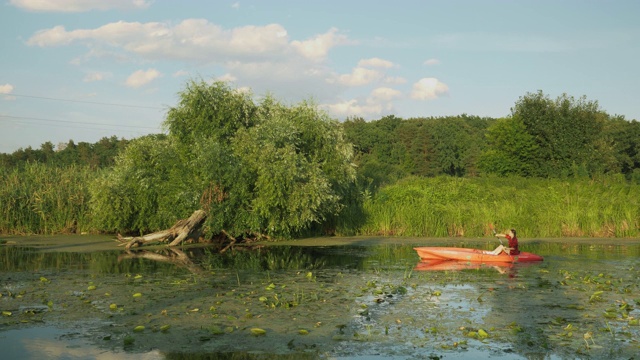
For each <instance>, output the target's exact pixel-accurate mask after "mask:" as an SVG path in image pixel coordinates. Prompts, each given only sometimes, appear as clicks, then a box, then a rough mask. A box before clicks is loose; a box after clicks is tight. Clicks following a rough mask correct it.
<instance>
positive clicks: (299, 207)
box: [92, 81, 355, 238]
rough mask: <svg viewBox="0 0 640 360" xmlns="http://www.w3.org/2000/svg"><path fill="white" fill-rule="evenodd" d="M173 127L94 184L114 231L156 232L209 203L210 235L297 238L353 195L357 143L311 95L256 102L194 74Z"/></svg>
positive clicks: (142, 143) (171, 118)
mask: <svg viewBox="0 0 640 360" xmlns="http://www.w3.org/2000/svg"><path fill="white" fill-rule="evenodd" d="M165 126H166V128H167V129H168V130H169V134H168V137H167V138H166V139H162V138H153V137H147V138H143V139H136V140H134V141H132V142H131V143H130V144H129V146H128V147H127V149H126V150H125V152H124V153H123V154H122V155H121V156H120V157H118V159H117V161H116V165H115V167H114V171H113V173H110V174H108V175H106V176H104V177H103V178H101V179H100V180H99V181H98V182H96V184H95V185H94V186H93V187H92V189H93V190H92V191H93V193H94V194H95V195H96V200H95V203H94V207H95V211H96V212H97V213H99V212H104V211H105V210H108V209H112V210H113V211H112V215H110V216H112V217H113V218H109V219H105V220H108V223H109V224H110V226H113V227H115V228H116V230H119V231H140V230H142V229H145V230H157V229H159V228H164V227H167V226H169V225H170V224H172V223H174V222H175V221H176V220H177V219H180V218H184V217H186V216H188V215H189V214H190V213H192V212H193V211H194V210H196V209H197V208H202V209H203V210H204V211H205V212H207V214H208V216H207V220H206V221H207V223H206V225H207V226H208V228H209V234H210V235H211V236H212V235H215V234H221V233H222V234H226V235H228V236H230V237H233V238H237V237H248V236H260V235H268V236H275V237H291V236H294V235H296V234H297V233H300V232H301V231H304V230H305V229H308V228H309V227H311V226H312V225H314V224H321V223H322V222H323V221H325V220H326V219H328V218H330V217H332V216H335V215H337V214H338V213H339V212H340V210H341V209H342V208H343V202H344V201H346V200H347V199H346V196H347V194H351V193H353V192H351V191H350V190H351V188H352V187H353V186H354V183H355V168H354V165H353V163H352V158H353V149H352V146H351V144H350V143H348V142H347V141H346V140H345V138H344V135H343V132H342V128H341V126H340V124H339V123H338V122H337V121H335V120H332V119H330V118H329V117H328V116H327V115H326V114H325V113H323V112H321V111H320V110H318V109H317V107H316V106H315V105H313V104H311V103H307V102H303V103H300V104H298V105H295V106H292V107H289V106H284V105H283V104H281V103H279V102H278V101H276V100H275V99H274V98H272V97H270V96H267V97H265V98H264V100H263V101H262V102H261V103H259V104H255V103H254V102H253V100H252V99H251V96H250V94H248V93H245V92H239V91H237V90H234V89H231V88H230V87H229V86H228V85H227V84H225V83H222V82H215V83H213V84H207V83H205V82H203V81H200V82H195V81H191V82H189V83H188V85H187V86H186V89H185V90H184V91H182V92H181V93H180V101H179V103H178V105H177V106H176V107H175V108H172V109H170V110H169V112H168V114H167V119H166V121H165ZM114 204H115V205H114Z"/></svg>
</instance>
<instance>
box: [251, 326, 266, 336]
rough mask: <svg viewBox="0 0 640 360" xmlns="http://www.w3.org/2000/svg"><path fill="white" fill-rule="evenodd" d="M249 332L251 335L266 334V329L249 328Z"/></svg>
mask: <svg viewBox="0 0 640 360" xmlns="http://www.w3.org/2000/svg"><path fill="white" fill-rule="evenodd" d="M251 334H252V335H253V336H262V335H266V334H267V331H266V330H264V329H260V328H252V329H251Z"/></svg>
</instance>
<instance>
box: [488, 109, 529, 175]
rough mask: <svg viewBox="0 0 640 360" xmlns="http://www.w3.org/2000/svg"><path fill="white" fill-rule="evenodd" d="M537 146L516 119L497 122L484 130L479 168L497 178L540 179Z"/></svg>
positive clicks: (520, 122)
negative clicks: (520, 177) (500, 176)
mask: <svg viewBox="0 0 640 360" xmlns="http://www.w3.org/2000/svg"><path fill="white" fill-rule="evenodd" d="M538 150H539V146H538V145H537V144H536V142H535V139H534V138H533V136H531V135H530V134H529V133H527V132H526V128H525V126H524V123H522V121H520V120H519V119H517V118H504V119H498V121H496V123H494V124H493V125H492V126H490V127H489V128H488V129H487V148H486V150H485V151H484V152H483V153H482V155H481V157H480V161H479V162H480V164H479V166H480V168H481V169H482V170H483V171H485V172H487V173H493V174H498V175H502V176H505V175H518V176H539V175H541V174H540V172H539V169H540V164H539V163H538V162H539V156H538Z"/></svg>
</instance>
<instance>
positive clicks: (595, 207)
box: [358, 176, 640, 237]
mask: <svg viewBox="0 0 640 360" xmlns="http://www.w3.org/2000/svg"><path fill="white" fill-rule="evenodd" d="M364 213H365V224H364V225H363V226H362V227H361V228H360V230H359V231H358V233H359V234H360V235H396V236H421V237H447V236H466V237H482V236H487V235H490V234H491V227H492V226H495V228H496V230H498V231H502V230H505V229H508V228H516V229H517V230H518V234H519V236H521V237H638V236H640V185H637V184H630V183H628V182H626V181H625V180H624V178H622V177H616V176H612V177H603V178H600V179H596V180H590V179H570V180H554V179H528V178H517V177H513V178H451V177H437V178H409V179H405V180H402V181H400V182H398V183H396V184H394V185H390V186H387V187H384V188H382V189H380V191H379V192H378V193H377V194H376V195H375V196H373V197H372V198H370V199H369V200H366V201H365V203H364Z"/></svg>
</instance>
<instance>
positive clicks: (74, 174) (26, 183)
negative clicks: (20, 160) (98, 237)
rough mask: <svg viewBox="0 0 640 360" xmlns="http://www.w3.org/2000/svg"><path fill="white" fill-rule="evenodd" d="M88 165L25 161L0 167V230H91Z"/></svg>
mask: <svg viewBox="0 0 640 360" xmlns="http://www.w3.org/2000/svg"><path fill="white" fill-rule="evenodd" d="M95 176H96V173H95V172H94V171H92V170H91V169H90V168H89V167H86V166H85V167H83V166H76V165H70V166H65V167H58V166H52V165H45V164H41V163H25V164H24V165H23V166H21V167H19V168H13V169H6V168H0V233H10V234H54V233H75V232H84V231H88V230H89V229H90V222H91V219H90V218H89V215H90V212H89V211H88V207H89V206H88V202H89V191H88V188H87V184H88V183H89V182H90V181H91V180H92V179H93V178H95Z"/></svg>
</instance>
